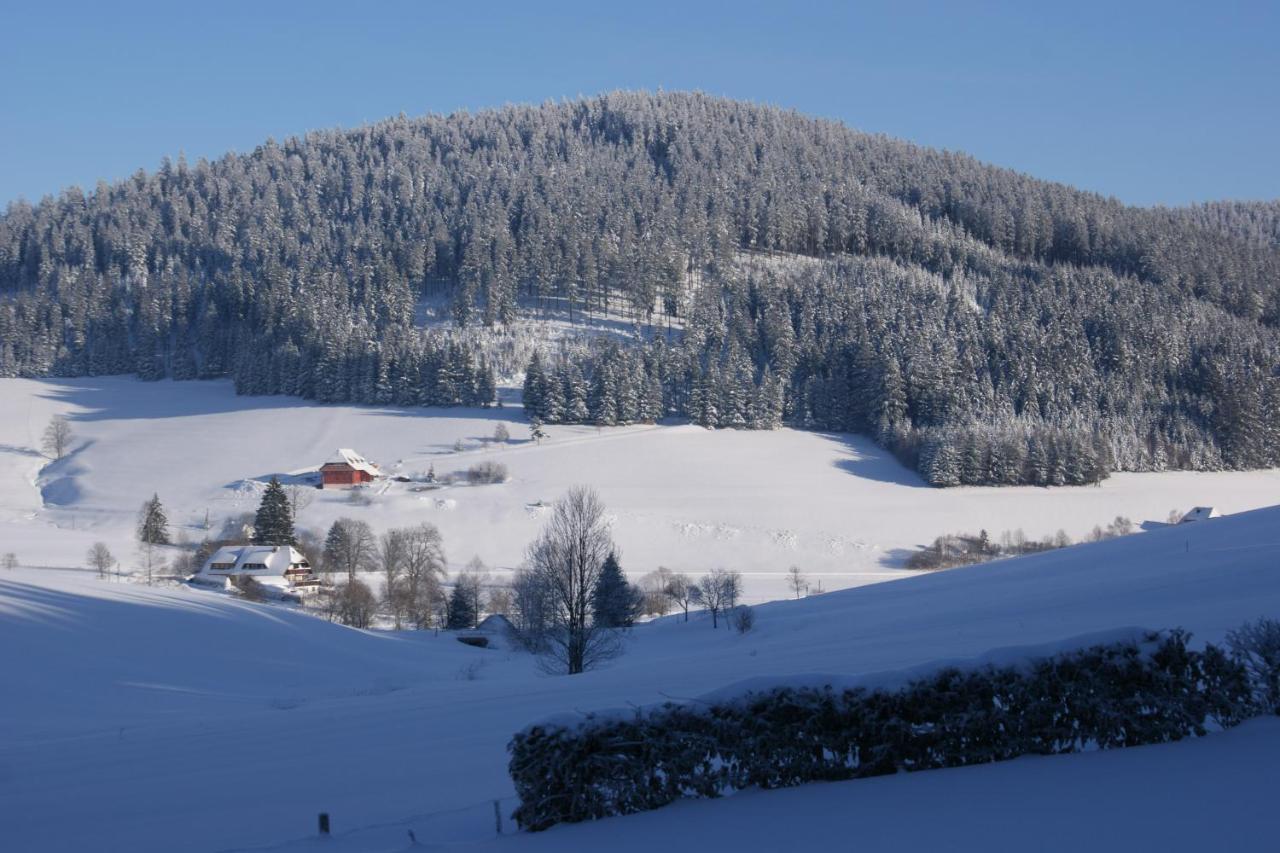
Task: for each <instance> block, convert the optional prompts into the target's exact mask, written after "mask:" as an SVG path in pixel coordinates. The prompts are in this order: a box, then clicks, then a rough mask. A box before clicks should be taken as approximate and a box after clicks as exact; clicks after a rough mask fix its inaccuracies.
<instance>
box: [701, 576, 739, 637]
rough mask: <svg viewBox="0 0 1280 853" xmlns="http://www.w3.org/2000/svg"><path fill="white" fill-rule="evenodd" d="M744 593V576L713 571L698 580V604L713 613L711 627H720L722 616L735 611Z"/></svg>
mask: <svg viewBox="0 0 1280 853" xmlns="http://www.w3.org/2000/svg"><path fill="white" fill-rule="evenodd" d="M741 591H742V575H740V574H738V573H737V572H732V571H729V570H727V569H712V570H711V571H710V572H708V573H707V574H705V575H703V576H702V577H701V578H700V579H699V580H698V594H699V596H698V603H699V604H701V605H702V606H704V607H706V608H707V610H709V611H710V612H711V627H712V628H718V627H720V616H721V615H722V614H724V613H727V612H729V611H730V610H732V609H733V607H734V605H736V604H737V603H738V595H739V594H740V593H741Z"/></svg>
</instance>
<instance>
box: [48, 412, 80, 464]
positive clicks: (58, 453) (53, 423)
mask: <svg viewBox="0 0 1280 853" xmlns="http://www.w3.org/2000/svg"><path fill="white" fill-rule="evenodd" d="M73 438H75V435H74V434H73V433H72V432H71V424H70V422H68V421H67V419H66V418H64V417H63V416H62V415H54V416H53V417H52V418H50V419H49V425H48V426H46V427H45V428H44V436H43V438H42V439H41V447H42V448H43V450H44V452H45V455H46V456H52V457H53V458H54V459H61V458H62V457H63V456H66V455H67V450H68V449H70V447H71V441H72V439H73Z"/></svg>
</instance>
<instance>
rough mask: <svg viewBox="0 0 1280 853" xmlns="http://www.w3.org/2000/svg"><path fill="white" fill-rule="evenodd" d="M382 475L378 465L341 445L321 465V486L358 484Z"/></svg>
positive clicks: (338, 486)
mask: <svg viewBox="0 0 1280 853" xmlns="http://www.w3.org/2000/svg"><path fill="white" fill-rule="evenodd" d="M380 476H381V472H380V471H379V470H378V466H376V465H374V464H373V463H372V462H370V461H368V460H367V459H365V458H364V457H363V456H361V455H360V454H359V453H356V452H355V451H354V450H352V449H351V448H349V447H340V448H338V450H337V452H336V453H334V454H333V456H331V457H329V461H328V462H326V463H324V464H323V465H321V466H320V487H321V488H324V489H334V488H342V487H344V486H358V485H360V484H361V483H369V482H372V481H373V480H375V479H377V478H378V477H380Z"/></svg>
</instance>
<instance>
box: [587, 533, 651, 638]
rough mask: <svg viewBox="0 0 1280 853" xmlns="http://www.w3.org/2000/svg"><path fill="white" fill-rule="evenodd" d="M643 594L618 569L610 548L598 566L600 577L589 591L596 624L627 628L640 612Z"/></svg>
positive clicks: (616, 559)
mask: <svg viewBox="0 0 1280 853" xmlns="http://www.w3.org/2000/svg"><path fill="white" fill-rule="evenodd" d="M643 598H644V596H643V594H642V593H641V592H640V591H639V590H638V589H637V588H636V587H634V586H632V585H631V584H630V583H628V582H627V577H626V575H624V574H623V573H622V566H621V564H620V563H619V562H618V557H617V554H616V553H615V552H612V551H611V552H610V553H609V556H608V557H606V558H605V561H604V564H603V565H601V567H600V577H599V578H598V579H597V580H596V588H595V590H594V591H593V592H592V595H591V612H592V616H593V618H594V619H595V621H596V624H597V625H601V626H603V627H605V628H628V627H630V626H631V625H632V624H633V623H634V622H635V621H636V617H637V616H639V615H640V609H641V605H642V602H643Z"/></svg>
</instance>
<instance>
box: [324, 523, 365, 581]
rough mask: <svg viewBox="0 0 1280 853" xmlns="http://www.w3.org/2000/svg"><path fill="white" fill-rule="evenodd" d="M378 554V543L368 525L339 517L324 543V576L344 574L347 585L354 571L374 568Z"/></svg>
mask: <svg viewBox="0 0 1280 853" xmlns="http://www.w3.org/2000/svg"><path fill="white" fill-rule="evenodd" d="M377 552H378V542H377V540H376V539H375V538H374V536H373V529H372V528H370V527H369V525H368V523H367V522H363V521H357V520H355V519H354V518H339V519H338V520H337V521H335V522H334V523H333V526H332V527H330V528H329V535H328V536H326V537H325V540H324V570H325V573H326V574H330V575H332V574H334V573H335V572H346V574H347V582H348V583H350V582H351V581H354V580H355V579H356V573H357V572H367V571H374V570H375V569H377V567H378V564H377Z"/></svg>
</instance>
